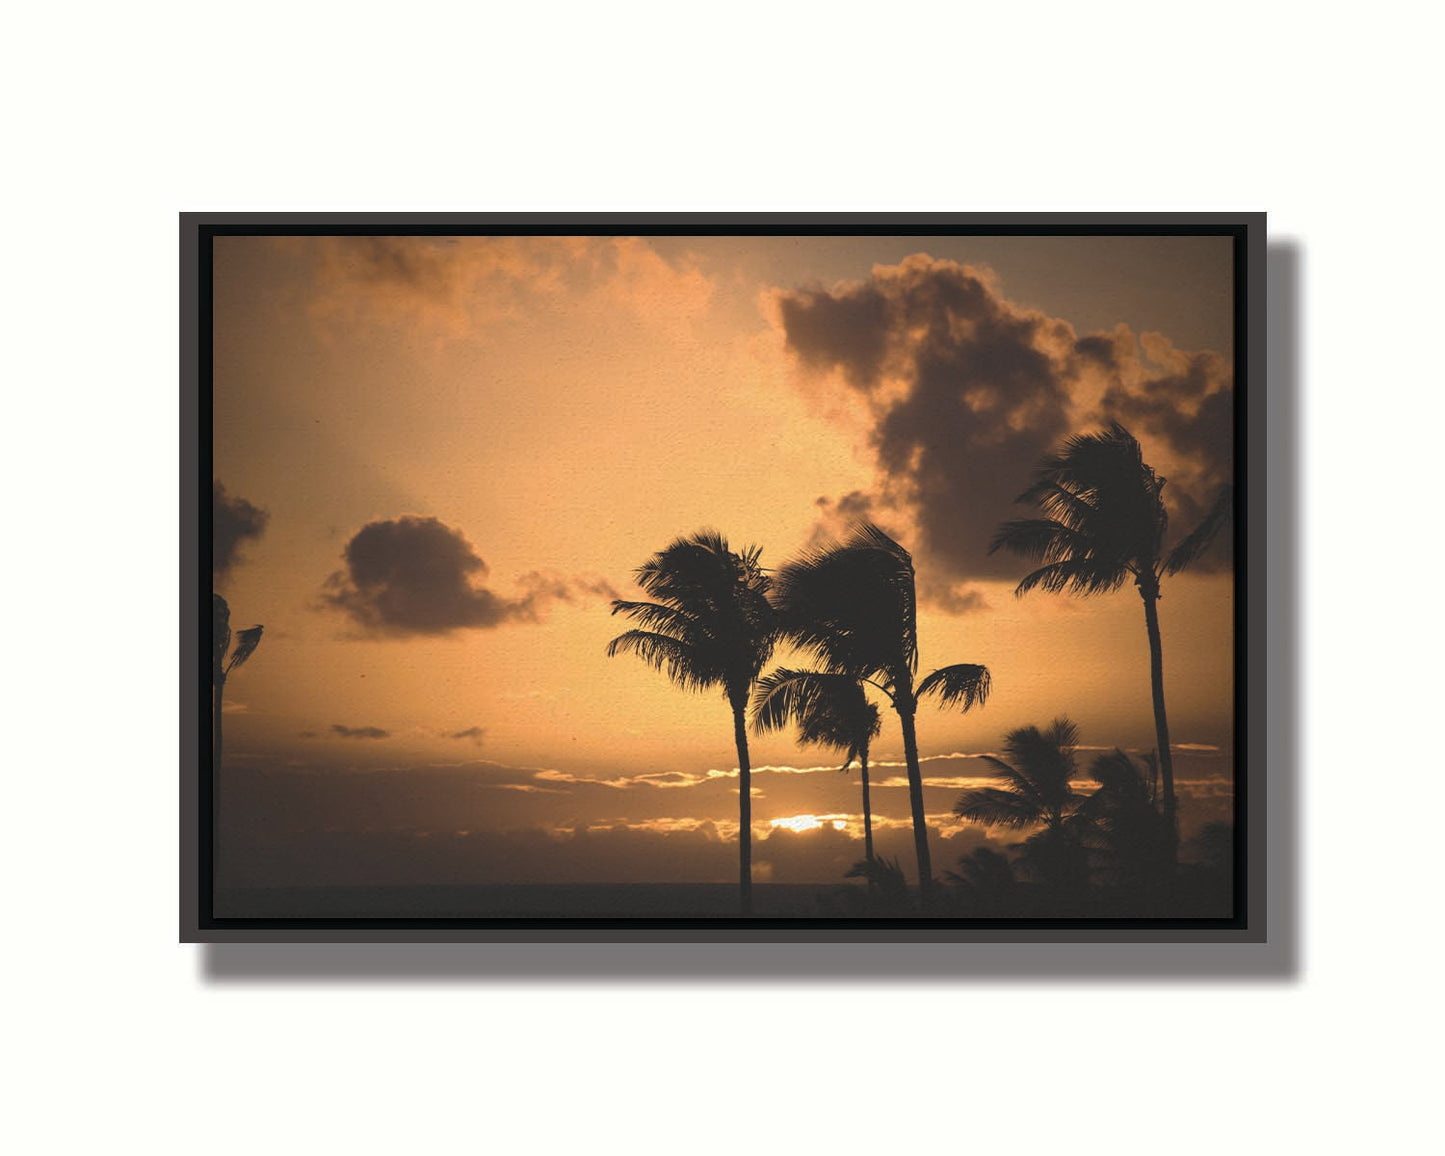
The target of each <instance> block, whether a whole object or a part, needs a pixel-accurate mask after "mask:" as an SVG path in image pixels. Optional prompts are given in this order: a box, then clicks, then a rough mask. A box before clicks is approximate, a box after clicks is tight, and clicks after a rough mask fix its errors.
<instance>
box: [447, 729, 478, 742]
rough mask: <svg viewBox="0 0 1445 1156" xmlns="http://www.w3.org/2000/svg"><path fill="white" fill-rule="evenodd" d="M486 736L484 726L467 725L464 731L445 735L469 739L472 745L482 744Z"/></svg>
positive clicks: (452, 737)
mask: <svg viewBox="0 0 1445 1156" xmlns="http://www.w3.org/2000/svg"><path fill="white" fill-rule="evenodd" d="M486 737H487V728H486V727H467V729H466V730H464V731H457V732H456V733H455V734H451V735H448V736H447V738H451V739H470V740H471V741H472V745H473V746H478V747H479V746H481V745H482V740H484V739H485V738H486Z"/></svg>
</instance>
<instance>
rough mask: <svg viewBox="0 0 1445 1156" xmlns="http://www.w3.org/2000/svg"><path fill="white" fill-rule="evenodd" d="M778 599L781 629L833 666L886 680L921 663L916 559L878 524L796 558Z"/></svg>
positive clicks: (782, 575) (782, 576) (776, 589)
mask: <svg viewBox="0 0 1445 1156" xmlns="http://www.w3.org/2000/svg"><path fill="white" fill-rule="evenodd" d="M773 599H774V604H775V605H776V606H777V609H778V615H779V622H780V627H781V629H782V631H783V632H784V633H785V634H786V635H787V637H788V638H789V639H790V641H792V642H793V643H794V645H796V646H797V647H798V648H799V649H800V650H802V651H803V652H804V653H805V654H808V655H809V656H810V657H812V658H813V659H815V660H816V661H817V662H818V663H819V665H821V666H823V667H824V668H825V669H827V670H829V671H833V672H837V673H847V674H852V675H854V676H856V677H860V678H864V677H881V678H883V679H884V680H887V679H891V678H894V677H896V676H899V675H902V674H903V673H905V672H906V673H907V674H908V676H910V677H911V675H912V673H913V672H914V671H916V670H917V669H918V625H917V601H916V590H915V581H914V572H913V559H912V557H911V555H910V554H909V553H908V551H907V550H905V549H904V548H903V547H902V546H901V545H899V544H898V543H897V542H895V541H894V540H893V539H892V538H890V537H889V536H888V535H887V534H886V533H885V532H884V531H883V530H881V529H880V528H879V527H877V526H875V525H873V524H872V523H868V522H865V523H861V524H859V525H858V526H856V527H855V528H854V529H853V531H852V532H851V534H850V535H849V536H848V537H847V538H846V539H845V540H844V541H842V542H831V543H825V544H824V545H822V546H819V547H816V548H814V549H812V550H809V551H806V552H805V553H804V554H803V555H802V557H800V558H797V559H795V560H794V561H792V562H789V563H788V564H787V565H786V566H784V567H783V568H782V569H781V570H779V571H778V574H777V577H776V581H775V583H774V586H773Z"/></svg>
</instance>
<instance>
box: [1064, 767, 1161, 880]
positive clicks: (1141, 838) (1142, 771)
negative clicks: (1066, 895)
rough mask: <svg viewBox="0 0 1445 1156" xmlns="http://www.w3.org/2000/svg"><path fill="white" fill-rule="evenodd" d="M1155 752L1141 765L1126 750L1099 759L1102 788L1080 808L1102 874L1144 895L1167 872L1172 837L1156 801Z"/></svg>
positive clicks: (1094, 773) (1093, 773) (1093, 770)
mask: <svg viewBox="0 0 1445 1156" xmlns="http://www.w3.org/2000/svg"><path fill="white" fill-rule="evenodd" d="M1157 762H1158V760H1157V758H1156V756H1155V754H1154V752H1153V751H1150V752H1149V753H1148V754H1146V755H1145V756H1144V757H1143V759H1142V760H1141V761H1139V762H1136V761H1135V760H1134V759H1132V758H1131V757H1130V756H1129V755H1128V754H1126V753H1125V752H1124V751H1122V750H1118V749H1115V750H1112V751H1107V752H1105V753H1104V754H1101V755H1099V756H1098V757H1097V758H1095V759H1094V761H1093V763H1092V764H1091V765H1090V767H1089V775H1090V777H1092V778H1093V780H1094V781H1095V782H1096V783H1098V784H1099V787H1098V789H1097V790H1096V791H1095V792H1094V793H1093V794H1092V795H1090V796H1089V797H1088V798H1087V799H1085V800H1084V802H1083V803H1082V804H1080V806H1079V811H1078V813H1079V817H1080V818H1081V819H1083V820H1084V821H1085V822H1086V823H1087V825H1088V830H1089V840H1090V843H1091V844H1092V845H1093V846H1094V848H1095V852H1096V856H1097V858H1098V860H1099V863H1098V866H1099V873H1100V875H1101V876H1102V878H1103V880H1104V881H1105V882H1106V883H1107V884H1109V885H1111V886H1114V887H1121V888H1126V889H1128V890H1130V891H1133V892H1141V891H1145V890H1148V889H1150V888H1152V887H1156V886H1158V885H1159V884H1161V883H1162V882H1163V881H1164V880H1165V878H1166V877H1167V874H1168V864H1169V858H1170V850H1169V843H1170V834H1169V827H1168V824H1167V823H1166V822H1165V820H1164V816H1163V815H1162V814H1161V813H1160V810H1159V804H1158V800H1157V799H1156V798H1155V789H1154V787H1155V779H1156V775H1155V768H1156V766H1157Z"/></svg>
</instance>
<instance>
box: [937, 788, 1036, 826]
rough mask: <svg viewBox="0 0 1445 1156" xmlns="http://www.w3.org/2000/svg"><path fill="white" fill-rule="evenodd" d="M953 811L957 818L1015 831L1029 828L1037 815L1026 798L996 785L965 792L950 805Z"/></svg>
mask: <svg viewBox="0 0 1445 1156" xmlns="http://www.w3.org/2000/svg"><path fill="white" fill-rule="evenodd" d="M953 813H954V814H955V815H956V816H957V817H958V818H960V819H972V820H973V821H974V822H975V823H982V824H983V825H984V826H986V827H1009V828H1013V829H1015V830H1017V829H1021V828H1023V827H1031V826H1033V825H1034V824H1035V823H1037V822H1038V821H1039V818H1040V816H1039V813H1038V810H1037V808H1035V807H1033V806H1030V804H1029V802H1028V800H1027V799H1022V798H1020V797H1019V796H1018V795H1016V794H1014V793H1013V792H1012V791H1001V790H999V789H998V788H997V787H980V788H978V789H977V790H973V791H967V792H965V793H964V794H963V795H961V796H960V797H959V800H958V802H956V803H955V804H954V805H953Z"/></svg>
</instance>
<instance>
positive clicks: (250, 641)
mask: <svg viewBox="0 0 1445 1156" xmlns="http://www.w3.org/2000/svg"><path fill="white" fill-rule="evenodd" d="M261 630H262V628H261V627H259V626H250V627H247V628H246V629H245V630H243V631H241V632H240V633H239V634H238V635H236V649H235V650H232V649H231V608H230V607H229V606H228V605H226V600H225V599H224V598H222V597H221V596H220V595H219V594H212V595H211V696H212V697H211V758H212V763H213V766H214V768H216V769H219V768H220V765H221V705H222V704H221V700H222V696H223V694H224V692H225V689H226V679H227V678H228V677H229V676H230V674H231V671H233V670H235V669H236V667H238V666H240V665H241V664H242V663H243V662H245V661H246V659H248V658H250V657H251V655H252V654H254V653H255V652H256V647H258V646H260V645H261Z"/></svg>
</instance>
